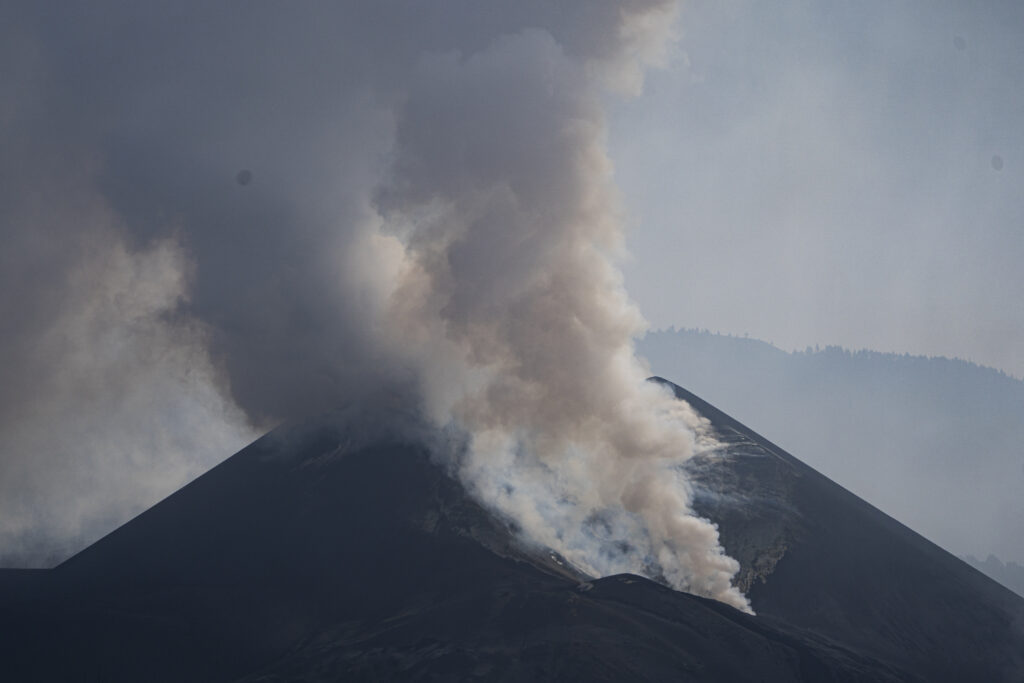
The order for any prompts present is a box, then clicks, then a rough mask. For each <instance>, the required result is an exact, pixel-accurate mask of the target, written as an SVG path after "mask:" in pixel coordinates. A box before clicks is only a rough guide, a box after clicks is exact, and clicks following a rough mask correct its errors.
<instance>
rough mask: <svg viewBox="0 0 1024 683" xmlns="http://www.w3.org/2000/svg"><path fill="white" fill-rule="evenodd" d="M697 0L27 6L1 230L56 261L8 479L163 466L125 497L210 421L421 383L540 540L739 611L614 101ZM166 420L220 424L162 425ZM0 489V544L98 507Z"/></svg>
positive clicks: (502, 507)
mask: <svg viewBox="0 0 1024 683" xmlns="http://www.w3.org/2000/svg"><path fill="white" fill-rule="evenodd" d="M100 5H102V8H101V7H100ZM101 9H102V11H101ZM674 11H675V5H674V3H673V2H667V1H660V0H635V1H632V2H631V1H625V0H624V1H622V2H607V3H590V2H579V3H568V4H565V3H557V4H556V3H547V2H516V3H511V2H509V3H477V2H452V3H444V4H443V5H424V4H422V3H417V2H399V1H395V2H381V3H352V4H347V3H345V4H343V3H337V4H325V5H317V6H311V7H306V8H295V7H291V6H285V5H282V4H277V3H258V2H257V3H246V4H244V5H240V6H237V7H234V8H232V9H230V10H229V9H223V8H215V7H210V6H208V5H207V4H205V3H194V4H190V3H186V4H184V5H177V6H175V7H174V8H154V7H140V6H139V4H138V3H121V2H109V3H90V4H89V5H88V6H85V5H83V6H74V5H72V6H69V8H68V9H67V10H66V11H65V12H63V13H61V14H59V15H58V14H55V13H47V12H45V11H40V10H37V9H36V8H35V7H34V6H31V5H28V4H25V5H24V6H21V7H14V8H13V9H7V10H5V12H6V13H7V15H8V16H6V17H4V18H5V19H6V21H5V22H3V25H4V26H5V27H6V28H4V29H0V31H3V32H4V34H5V35H4V37H5V38H7V40H5V41H4V44H5V47H4V49H5V50H7V51H8V52H10V53H11V55H10V56H11V57H12V59H5V60H4V64H6V65H10V64H18V65H20V66H19V67H18V69H20V71H18V69H16V70H15V72H14V73H13V76H12V79H13V81H15V82H16V83H17V84H18V87H17V88H14V89H13V91H14V92H16V93H17V97H15V98H13V99H12V104H10V105H7V106H6V107H5V109H4V110H3V111H2V112H0V126H3V131H4V136H3V139H4V141H5V142H4V147H5V148H4V150H3V151H4V152H5V154H4V155H3V159H4V161H3V162H0V163H3V170H4V174H5V176H7V175H10V176H12V177H16V178H18V179H19V184H20V185H21V186H23V187H24V188H25V189H24V192H19V196H30V197H36V198H40V201H23V200H18V201H11V202H9V203H5V206H4V208H3V214H2V216H0V220H2V221H3V229H4V231H5V233H7V234H8V238H7V239H8V243H11V244H23V245H25V246H24V248H23V253H28V254H30V255H31V256H32V258H34V259H35V262H36V263H38V264H39V267H45V269H46V270H47V271H49V272H51V276H49V277H45V278H41V279H39V280H38V281H32V280H31V279H27V280H26V278H25V275H24V273H23V272H22V270H20V264H21V262H20V261H18V262H16V261H14V260H13V259H11V260H10V262H7V261H5V262H4V272H3V273H2V275H0V277H2V278H3V281H4V283H5V284H7V285H8V286H9V291H12V292H15V293H16V294H17V296H14V297H11V298H10V299H9V300H8V301H7V302H6V308H7V310H5V311H4V313H5V316H6V319H7V320H10V321H15V329H16V332H15V334H13V335H11V336H9V337H5V341H4V343H5V345H6V346H5V352H6V354H7V355H8V357H10V358H13V359H16V361H17V362H14V363H8V364H7V369H6V372H7V373H8V375H9V376H8V377H5V378H4V379H5V382H4V386H5V387H17V388H18V391H19V392H20V393H18V394H17V396H15V394H14V390H13V389H5V390H4V394H3V396H2V397H0V424H3V425H4V427H5V428H4V431H3V434H4V438H3V439H2V440H0V449H2V451H3V456H2V457H3V467H4V470H5V475H6V474H7V473H14V474H13V475H9V476H5V479H4V481H5V482H8V481H9V482H16V481H28V480H33V481H37V482H39V483H38V486H37V488H36V490H35V493H34V498H35V499H37V500H38V499H55V498H56V493H57V488H56V487H55V486H54V485H53V484H52V481H53V480H52V478H51V477H48V476H47V473H48V472H51V471H52V470H54V469H55V468H59V467H64V468H65V470H66V471H67V472H72V473H76V476H78V477H80V478H85V479H95V480H96V481H99V482H100V483H97V484H94V485H93V487H92V488H91V489H89V487H88V486H86V487H85V488H86V489H87V490H89V493H88V494H86V498H87V499H88V500H99V499H103V498H104V496H106V494H108V493H109V492H110V491H111V490H113V488H114V486H113V485H110V484H107V483H104V482H106V481H108V477H109V480H110V481H117V482H119V483H118V488H119V490H121V489H122V488H124V487H123V480H121V479H118V477H112V476H110V475H111V473H113V472H117V473H119V476H129V475H127V474H126V471H128V470H125V466H124V464H123V461H124V460H127V461H130V462H132V463H133V464H132V468H134V470H131V468H129V470H131V471H135V472H136V474H135V475H133V476H135V477H140V476H142V473H146V476H147V477H149V476H151V477H152V478H153V479H154V481H156V482H158V483H159V484H160V485H159V486H156V487H155V488H154V489H153V490H148V491H140V490H138V489H135V490H134V491H133V493H130V494H129V493H125V494H123V495H122V497H123V498H128V499H130V500H129V501H127V502H125V503H124V506H125V507H126V508H130V507H132V506H135V507H138V506H140V505H144V504H146V503H149V502H152V499H153V497H154V491H155V490H157V489H158V490H159V493H166V492H167V491H169V490H170V489H172V488H173V487H174V486H176V485H178V484H180V483H181V480H182V479H183V478H185V477H186V476H187V475H186V474H185V472H184V470H181V471H179V470H178V469H177V468H178V464H180V463H181V462H182V459H183V457H184V456H183V451H187V452H188V457H190V458H192V462H193V464H194V465H195V466H197V467H199V466H204V465H208V464H210V460H211V458H213V457H215V456H212V455H209V454H208V453H209V451H207V450H204V448H205V447H200V446H198V445H196V444H200V443H201V444H204V445H209V444H215V445H216V446H217V448H218V449H220V448H221V447H222V446H223V443H224V442H225V440H226V441H231V440H244V438H246V437H247V435H251V434H252V433H253V432H254V430H257V429H262V428H265V427H267V426H269V425H272V424H273V423H275V422H277V421H280V420H283V419H288V418H292V417H298V416H301V415H304V414H308V413H311V412H316V411H319V410H324V409H327V408H332V407H336V406H344V405H356V404H358V405H360V406H370V407H371V409H370V410H369V412H364V413H362V414H369V415H372V416H373V418H372V419H375V420H380V421H387V420H394V421H395V422H396V424H395V428H396V429H400V428H402V425H401V424H400V419H399V418H394V417H393V416H394V415H406V414H408V412H409V411H408V409H409V408H410V406H412V407H415V408H416V409H419V410H422V411H423V412H425V414H426V415H427V416H428V417H429V418H430V419H432V420H433V421H435V422H436V423H437V424H439V425H454V426H455V428H457V429H458V430H461V431H462V432H463V433H464V434H466V438H467V449H466V451H465V453H464V454H462V455H461V456H460V458H459V460H458V464H457V466H458V471H459V473H460V476H461V477H462V478H463V480H464V481H465V482H466V483H467V486H468V487H469V488H470V489H471V490H472V491H473V492H474V493H475V494H476V495H478V496H479V497H480V498H481V499H482V500H484V501H485V502H486V503H488V504H489V505H490V506H491V507H492V508H494V509H496V510H498V511H500V512H502V513H503V514H506V515H508V516H509V517H511V518H512V519H513V520H514V521H515V522H516V523H517V524H518V526H519V527H520V528H521V530H522V532H523V535H524V538H525V540H527V541H531V542H536V543H540V544H544V545H546V546H549V547H552V548H554V549H556V550H558V551H559V552H561V553H562V554H563V555H564V556H565V557H567V558H568V559H569V560H570V561H572V562H573V563H575V564H577V565H578V566H579V567H580V568H581V569H583V570H584V571H587V572H589V573H592V574H604V573H610V572H613V571H635V572H639V573H643V574H647V575H650V576H656V577H658V578H661V579H663V580H665V581H667V582H669V583H670V584H671V585H673V586H675V587H678V588H682V589H686V590H689V591H692V592H695V593H698V594H701V595H707V596H711V597H715V598H717V599H720V600H723V601H725V602H728V603H730V604H733V605H734V606H737V607H740V608H743V609H749V607H748V605H747V602H746V600H745V598H744V597H743V596H742V595H741V594H740V593H739V592H738V591H737V590H736V589H734V588H733V587H732V586H731V584H730V580H731V577H732V576H733V574H734V573H735V572H736V570H737V568H738V566H737V564H736V562H735V561H734V560H732V559H730V558H728V557H727V556H726V555H725V554H724V553H723V551H722V549H721V547H720V545H719V544H718V539H717V531H716V529H715V528H714V526H713V525H711V524H710V523H709V522H707V521H705V520H702V519H699V518H697V517H696V516H694V515H693V513H692V512H691V510H690V507H689V490H688V487H687V484H686V481H685V479H684V477H683V474H682V472H681V470H680V468H679V465H680V463H681V462H683V461H684V460H685V459H686V458H688V457H689V456H690V455H691V454H692V453H693V450H694V448H699V447H702V444H704V445H706V444H705V442H707V441H708V440H709V439H710V437H708V436H707V435H705V434H703V432H702V426H701V422H700V420H699V419H698V418H697V417H696V415H695V414H694V413H693V412H692V411H690V410H689V409H688V407H687V406H686V405H685V404H683V403H680V402H677V401H675V400H673V399H672V398H671V397H669V396H667V395H665V394H664V393H662V390H661V389H659V388H658V387H656V386H654V385H652V384H649V383H646V382H645V381H644V378H645V375H646V371H645V368H644V367H643V366H642V365H641V364H640V362H638V361H637V359H636V358H635V356H634V353H633V342H632V340H633V338H634V337H635V336H636V335H637V334H638V333H639V332H640V331H641V330H642V329H643V327H644V322H643V319H642V317H641V315H640V314H639V312H638V311H637V310H636V309H635V307H634V306H633V305H632V304H631V303H630V301H629V299H628V297H627V295H626V293H625V291H624V289H623V285H622V277H621V274H620V272H619V269H618V265H617V262H618V259H619V258H620V257H621V253H622V218H621V215H620V213H621V211H620V208H619V205H618V201H617V198H616V192H615V187H614V183H613V179H612V168H611V164H610V162H609V160H608V158H607V155H606V153H605V121H604V116H603V107H602V100H603V98H606V97H608V96H610V95H612V94H614V93H631V92H636V91H638V90H639V88H640V86H641V83H642V74H643V70H644V68H645V67H646V66H647V65H648V64H649V63H651V62H652V61H656V60H657V58H658V56H659V54H660V52H661V50H663V49H664V47H665V43H666V41H667V40H668V39H669V38H670V36H669V35H668V31H669V27H671V25H672V23H673V22H672V20H673V16H674ZM15 57H16V59H14V58H15ZM7 68H11V67H9V66H8V67H7ZM243 179H244V182H243ZM16 192H17V191H16ZM11 207H14V208H13V209H12V208H11ZM83 244H87V247H84V246H83ZM8 253H9V252H8ZM29 270H31V269H29ZM73 273H77V274H79V275H76V276H75V277H74V278H71V274H73ZM100 304H102V305H100ZM44 338H53V339H60V340H63V344H50V345H47V344H42V345H40V344H39V343H38V342H39V340H41V339H44ZM75 367H82V368H87V369H88V372H85V373H84V374H81V373H79V374H76V373H73V372H72V373H68V372H67V369H68V368H75ZM183 378H184V379H183ZM140 392H141V394H143V395H145V396H151V397H168V396H170V397H176V398H168V399H166V401H164V402H161V400H157V399H156V398H153V399H152V400H149V399H147V400H149V403H147V402H146V401H141V402H140V401H139V400H138V396H139V395H140ZM87 397H88V398H87ZM90 398H91V399H92V400H89V399H90ZM143 406H149V407H150V409H149V410H143ZM373 407H376V408H375V409H373ZM396 408H397V409H396ZM76 411H77V412H76ZM143 413H144V414H143ZM83 415H87V416H90V419H91V420H92V421H91V422H89V421H88V420H86V422H87V423H88V428H87V429H84V430H83V431H82V432H80V433H75V434H74V436H73V437H72V436H70V435H71V434H72V431H69V429H68V426H69V425H72V424H78V423H80V422H82V419H83V418H82V416H83ZM103 415H112V416H114V417H113V418H111V420H110V421H108V422H106V423H104V421H103V419H102V417H101V416H103ZM27 416H30V417H27ZM118 416H121V417H118ZM175 419H178V420H184V421H185V424H186V427H185V428H184V429H182V430H180V432H178V431H175V432H172V434H178V433H189V434H191V435H193V436H194V437H195V439H196V444H191V443H185V444H168V443H165V442H163V441H160V440H156V441H154V439H153V433H154V431H155V430H156V427H157V426H158V425H168V424H177V423H176V422H175V421H174V420H175ZM119 420H122V422H119ZM123 420H131V421H133V424H135V425H136V428H135V429H134V430H126V429H125V428H124V424H123ZM55 423H57V424H55ZM214 432H215V433H216V434H218V435H219V436H218V437H217V438H216V439H214V438H212V437H210V438H207V434H208V433H214ZM11 434H16V435H20V436H17V438H12V437H10V436H9V435H11ZM169 438H170V437H169ZM174 438H177V437H174ZM171 440H173V439H171ZM115 441H116V442H117V444H118V449H116V450H117V452H122V453H124V454H126V455H125V456H124V458H122V459H120V460H119V459H118V458H117V457H114V456H111V455H109V454H108V453H109V451H108V449H106V448H105V447H103V445H104V444H107V443H111V442H115ZM239 445H240V444H239ZM228 450H229V449H228ZM225 452H228V451H220V454H221V455H223V454H224V453H225ZM83 453H84V454H89V453H93V454H95V455H93V456H90V455H84V456H83ZM169 467H170V468H171V469H175V472H174V473H172V474H167V473H166V471H167V469H168V468H169ZM189 471H190V472H191V470H189ZM13 485H14V484H12V486H13ZM8 500H9V499H7V498H4V499H2V501H3V502H0V506H3V508H4V509H3V510H2V511H0V518H2V519H4V520H5V521H4V522H3V526H2V527H0V542H2V543H6V542H7V541H9V540H10V539H11V538H13V537H14V536H13V535H12V534H14V533H15V532H14V531H11V529H12V528H13V527H14V526H17V528H18V529H21V530H24V529H26V528H37V529H40V528H41V532H40V533H41V534H42V535H43V536H46V535H49V536H51V537H64V538H67V537H68V535H67V532H66V531H64V530H62V524H65V525H66V523H68V522H69V520H76V523H77V520H81V519H82V512H81V509H80V508H81V507H82V505H86V503H80V502H76V503H73V504H55V505H53V506H52V511H51V515H52V517H53V519H54V520H58V521H59V522H60V523H58V522H57V521H54V522H53V523H43V524H42V525H40V524H39V520H38V519H36V518H34V516H33V515H34V513H33V511H32V510H31V509H30V507H31V506H27V507H25V508H24V509H22V510H12V508H11V507H10V504H9V503H8V502H7V501H8ZM110 516H116V515H113V514H112V515H110ZM12 520H15V521H12ZM33 525H35V526H33ZM17 533H19V534H20V533H22V531H18V532H17ZM76 533H78V534H79V537H85V536H88V535H89V533H90V532H86V531H82V530H78V531H77V532H76ZM91 533H93V534H94V535H95V531H93V532H91Z"/></svg>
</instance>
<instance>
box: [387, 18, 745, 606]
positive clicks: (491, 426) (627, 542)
mask: <svg viewBox="0 0 1024 683" xmlns="http://www.w3.org/2000/svg"><path fill="white" fill-rule="evenodd" d="M634 5H638V6H634ZM673 10H674V4H673V3H665V2H648V3H632V4H631V3H623V4H622V7H620V8H617V10H616V12H615V13H614V16H613V18H614V21H612V22H610V23H609V24H608V27H607V30H606V32H605V33H606V35H600V34H598V35H592V36H590V37H591V39H593V40H595V41H596V44H597V46H598V47H597V48H595V49H594V52H593V54H582V55H581V54H579V51H578V50H577V52H575V53H570V52H569V51H568V50H567V49H566V48H564V47H563V46H562V45H560V44H559V43H558V42H557V41H556V40H555V39H554V38H553V37H552V35H551V34H550V33H549V32H547V31H544V30H540V29H531V30H525V31H522V32H519V33H516V34H514V35H507V36H504V37H502V38H500V39H498V40H496V41H494V42H492V43H491V44H490V45H489V46H487V47H485V48H484V49H482V50H480V51H478V52H476V53H474V54H471V55H468V56H463V55H461V54H454V53H449V54H436V55H432V56H429V57H426V58H424V59H422V60H421V62H420V65H419V68H418V72H417V77H416V79H415V81H414V85H413V86H412V88H411V90H410V93H409V96H408V99H407V100H406V101H405V103H404V105H403V106H402V107H401V109H400V111H399V115H398V128H397V137H396V143H395V149H394V167H393V173H392V176H391V178H390V180H389V182H388V183H387V184H386V186H385V187H384V188H383V189H382V191H381V193H380V196H379V202H378V203H379V206H380V208H381V211H382V215H383V216H384V219H385V224H386V227H387V229H389V230H390V231H391V234H393V235H396V236H397V238H398V239H399V240H401V242H402V243H403V245H404V249H405V252H404V259H405V261H404V266H403V267H402V269H401V272H400V282H399V285H398V287H397V289H396V291H395V292H394V295H393V307H392V310H391V311H390V317H389V319H388V322H387V323H386V324H388V325H390V327H388V328H387V329H386V331H387V335H388V336H389V337H391V338H393V339H397V340H399V344H400V345H401V346H402V348H403V350H404V354H405V356H406V357H407V358H408V359H409V361H410V362H411V363H413V364H414V366H415V367H417V368H418V369H419V371H420V372H421V374H422V377H423V385H424V392H425V395H426V398H427V403H428V406H429V409H430V410H431V412H432V414H433V417H434V419H435V420H437V421H438V422H439V423H447V422H449V421H454V422H455V423H456V424H457V425H459V426H460V427H461V428H463V429H465V430H466V431H467V432H468V433H469V435H470V452H469V454H468V455H467V456H466V459H465V461H464V462H463V463H462V469H461V473H462V475H463V477H464V479H465V481H466V482H467V483H468V484H469V485H470V487H471V489H473V490H474V491H476V493H477V494H478V495H479V496H480V497H481V498H482V499H483V500H484V501H485V502H487V503H489V504H491V505H492V506H495V507H497V508H498V509H499V510H501V511H503V512H504V513H506V514H508V515H509V516H510V517H512V518H513V519H514V520H515V521H516V522H517V523H518V524H519V525H520V527H521V528H522V530H523V533H524V535H525V536H526V538H528V539H530V540H533V541H535V542H538V543H541V544H543V545H546V546H548V547H551V548H554V549H555V550H557V551H559V552H560V553H562V554H563V555H564V556H566V557H567V558H568V559H569V560H570V561H572V562H573V563H574V564H576V565H577V566H578V567H580V568H581V569H583V570H584V571H587V572H588V573H591V574H594V575H601V574H608V573H613V572H616V571H633V572H638V573H642V574H646V575H649V576H653V577H657V578H661V579H663V580H666V581H667V582H668V583H670V584H671V585H672V586H674V587H676V588H679V589H682V590H687V591H690V592H693V593H697V594H700V595H705V596H710V597H713V598H716V599H718V600H721V601H723V602H726V603H728V604H731V605H733V606H735V607H738V608H740V609H745V610H749V604H748V602H747V600H746V598H745V597H744V596H743V595H742V594H741V593H740V592H739V591H738V590H737V589H735V588H734V587H733V586H732V585H731V579H732V577H733V576H734V574H735V573H736V571H737V570H738V568H739V566H738V563H737V562H736V561H735V560H733V559H732V558H730V557H728V556H726V555H725V554H724V552H723V550H722V548H721V546H720V545H719V542H718V533H717V529H716V528H715V526H714V525H713V524H711V523H710V522H708V521H706V520H703V519H700V518H698V517H696V516H695V515H694V514H693V513H692V510H691V508H690V504H689V490H688V488H687V486H686V482H685V481H684V480H683V479H682V475H681V473H680V469H679V467H678V466H679V464H680V463H681V462H682V461H684V460H685V459H686V458H688V457H690V456H691V455H692V453H693V451H694V446H695V442H696V441H697V440H698V439H699V438H701V437H699V430H700V421H699V419H698V418H697V417H696V416H695V415H694V414H693V412H692V411H691V410H690V409H689V408H688V406H686V405H685V404H684V403H681V402H678V401H676V400H674V398H672V397H671V396H669V395H667V394H666V393H665V392H664V391H663V390H662V389H661V388H659V387H657V386H655V385H652V384H651V383H648V382H645V381H644V380H645V376H646V371H645V368H644V367H643V366H642V365H641V363H640V362H639V361H638V360H637V359H636V357H635V355H634V349H633V339H634V337H635V336H636V335H637V334H638V333H640V332H641V331H642V330H643V327H644V321H643V319H642V317H641V316H640V314H639V313H638V311H637V310H636V308H635V307H634V306H633V305H632V304H631V303H630V301H629V300H628V298H627V296H626V294H625V291H624V289H623V283H622V276H621V273H620V271H619V269H618V268H617V265H616V259H617V258H618V257H619V256H620V254H621V250H622V220H621V216H620V212H619V205H618V202H617V199H616V191H615V187H614V184H613V179H612V168H611V165H610V163H609V160H608V157H607V155H606V152H605V122H604V118H603V112H602V106H601V98H602V97H605V96H607V90H608V88H609V87H611V88H614V89H619V90H622V89H631V88H635V87H636V86H637V85H638V77H639V74H640V73H641V67H642V62H643V60H644V59H646V58H647V56H649V55H650V54H654V53H656V52H657V51H658V49H659V47H660V46H661V45H662V40H663V39H664V37H665V36H664V33H665V30H664V27H665V26H670V25H671V18H672V12H673Z"/></svg>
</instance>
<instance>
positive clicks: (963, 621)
mask: <svg viewBox="0 0 1024 683" xmlns="http://www.w3.org/2000/svg"><path fill="white" fill-rule="evenodd" d="M657 381H660V382H662V383H664V384H666V385H668V386H670V387H671V388H672V389H673V391H674V392H675V394H676V396H677V397H679V398H681V399H683V400H685V401H688V402H689V403H690V404H691V405H692V406H693V407H694V408H695V409H697V410H698V411H699V412H700V413H701V414H702V415H704V416H705V417H707V418H708V419H709V420H710V421H711V423H712V425H713V426H714V428H715V430H716V431H717V433H718V434H719V436H720V438H721V440H722V441H724V442H726V443H727V444H728V448H727V450H726V453H725V455H724V457H722V456H721V454H718V455H714V456H708V457H700V458H697V459H695V460H694V461H692V462H691V466H690V469H691V470H692V472H693V473H694V474H695V475H696V477H697V479H698V481H699V482H700V483H701V485H700V486H699V487H698V492H697V493H698V501H697V503H698V509H699V511H700V512H701V513H702V514H704V515H706V516H707V517H709V518H710V519H713V520H715V521H716V522H718V524H719V528H720V533H721V538H722V543H723V545H724V546H725V548H726V550H727V551H728V552H729V553H730V554H731V555H733V556H734V557H736V558H737V559H739V560H740V562H741V564H742V565H743V572H742V574H741V581H742V584H743V587H744V588H745V589H746V590H747V594H748V596H749V597H750V599H751V602H752V604H753V607H754V609H755V610H756V611H757V613H758V614H759V615H760V616H761V617H762V618H765V619H766V620H768V621H772V622H774V620H776V619H779V620H783V621H785V622H786V623H787V624H789V625H793V626H798V627H801V628H805V629H807V630H808V631H811V632H813V633H815V634H817V635H820V636H823V637H827V638H829V639H832V640H834V641H836V642H841V643H843V644H844V645H846V646H848V647H852V648H854V649H856V650H857V651H859V652H861V653H864V654H866V655H870V656H872V657H876V658H878V659H881V660H884V661H888V662H889V663H891V664H893V665H895V666H899V667H901V668H904V669H906V670H908V671H915V672H919V673H920V674H921V675H922V677H923V678H925V679H927V680H932V681H939V680H942V681H946V680H948V681H968V680H971V681H983V680H984V681H996V680H1009V681H1024V600H1022V599H1021V598H1020V597H1019V596H1017V595H1015V594H1014V593H1012V592H1011V591H1009V590H1007V589H1005V588H1004V587H1002V586H1000V585H999V584H998V583H996V582H995V581H992V580H991V579H989V578H988V577H986V576H985V575H983V574H981V573H980V572H978V571H976V570H975V569H973V568H972V567H970V566H968V565H967V564H966V563H964V562H962V561H961V560H959V559H958V558H956V557H955V556H953V555H951V554H949V553H947V552H946V551H944V550H942V549H941V548H939V547H938V546H936V545H935V544H933V543H931V542H930V541H928V540H927V539H925V538H923V537H922V536H920V535H918V534H917V533H915V532H913V531H911V530H910V529H908V528H906V527H905V526H903V525H902V524H900V523H899V522H897V521H895V520H893V519H892V518H891V517H889V516H887V515H885V514H884V513H882V512H881V511H879V510H878V509H876V508H874V507H872V506H871V505H869V504H867V503H865V502H864V501H863V500H861V499H860V498H858V497H856V496H854V495H853V494H852V493H850V492H848V491H846V490H845V489H843V488H842V487H841V486H839V485H837V484H835V483H834V482H832V481H831V480H829V479H828V478H826V477H824V476H822V475H821V474H819V473H818V472H816V471H815V470H813V469H811V468H810V467H808V466H807V465H805V464H803V463H802V462H800V461H799V460H797V459H796V458H794V457H793V456H791V455H790V454H789V453H786V452H785V451H783V450H782V449H780V448H779V447H777V446H775V445H774V444H772V443H770V442H769V441H768V440H766V439H764V438H763V437H761V436H759V435H758V434H756V433H754V432H752V431H751V430H749V429H747V428H746V427H744V426H743V425H742V424H740V423H738V422H736V421H735V420H733V419H732V418H730V417H729V416H728V415H726V414H725V413H722V412H721V411H719V410H717V409H716V408H714V407H713V406H711V405H710V404H708V403H706V402H704V401H702V400H701V399H700V398H698V397H696V396H694V395H693V394H691V393H689V392H687V391H686V390H684V389H682V388H680V387H678V386H676V385H674V384H672V383H671V382H667V381H666V380H662V379H660V378H657Z"/></svg>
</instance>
